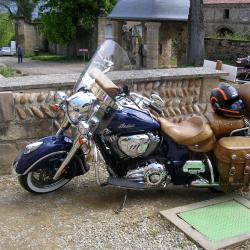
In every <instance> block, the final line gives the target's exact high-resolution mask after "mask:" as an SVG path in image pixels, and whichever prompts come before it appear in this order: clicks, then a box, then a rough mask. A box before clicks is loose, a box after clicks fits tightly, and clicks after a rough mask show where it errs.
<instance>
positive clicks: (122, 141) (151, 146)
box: [118, 133, 160, 158]
mask: <svg viewBox="0 0 250 250" xmlns="http://www.w3.org/2000/svg"><path fill="white" fill-rule="evenodd" d="M159 142H160V138H159V136H154V135H153V134H151V133H149V134H139V135H131V136H121V137H119V139H118V147H119V149H120V150H121V151H122V153H124V154H125V155H127V156H130V157H132V158H134V157H138V156H141V155H144V156H147V155H149V154H150V153H152V151H154V150H155V148H156V147H157V145H158V143H159Z"/></svg>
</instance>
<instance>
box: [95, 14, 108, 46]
mask: <svg viewBox="0 0 250 250" xmlns="http://www.w3.org/2000/svg"><path fill="white" fill-rule="evenodd" d="M106 24H107V17H105V16H100V17H98V39H97V40H98V44H97V46H100V45H101V44H102V43H103V42H104V40H105V28H106Z"/></svg>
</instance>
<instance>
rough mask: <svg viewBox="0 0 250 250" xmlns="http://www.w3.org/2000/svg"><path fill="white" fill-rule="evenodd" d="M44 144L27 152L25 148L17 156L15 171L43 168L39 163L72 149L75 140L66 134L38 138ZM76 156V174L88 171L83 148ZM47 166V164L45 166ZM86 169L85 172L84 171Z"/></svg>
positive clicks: (25, 172)
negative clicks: (77, 163)
mask: <svg viewBox="0 0 250 250" xmlns="http://www.w3.org/2000/svg"><path fill="white" fill-rule="evenodd" d="M38 142H42V144H41V145H40V146H39V147H38V148H37V149H36V150H34V151H33V152H31V153H28V154H25V149H24V150H23V151H22V152H21V153H20V154H19V155H18V156H17V157H16V159H15V161H14V163H13V167H14V171H15V172H16V174H18V175H26V174H27V173H29V172H30V171H31V170H35V169H36V168H38V167H39V168H41V167H42V166H41V165H39V164H37V163H38V162H40V161H41V160H42V159H43V158H46V157H48V156H50V155H51V156H53V155H56V154H60V153H62V154H63V153H67V152H69V151H70V149H71V147H72V145H73V140H72V139H71V138H70V137H67V136H65V135H60V136H48V137H45V138H42V139H40V140H38ZM76 158H77V160H78V162H79V165H77V166H76V168H77V169H75V171H74V172H75V173H74V175H75V176H76V175H82V174H84V173H85V172H87V171H88V166H87V165H86V163H85V156H84V154H83V152H82V150H81V149H79V150H78V152H77V154H76ZM44 167H47V166H44ZM84 171H85V172H84Z"/></svg>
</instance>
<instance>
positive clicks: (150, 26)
mask: <svg viewBox="0 0 250 250" xmlns="http://www.w3.org/2000/svg"><path fill="white" fill-rule="evenodd" d="M145 26H146V28H147V42H146V44H147V66H146V67H147V68H157V67H158V65H159V28H160V26H161V23H153V22H150V23H145Z"/></svg>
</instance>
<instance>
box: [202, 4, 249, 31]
mask: <svg viewBox="0 0 250 250" xmlns="http://www.w3.org/2000/svg"><path fill="white" fill-rule="evenodd" d="M225 9H227V10H229V18H227V19H226V18H224V10H225ZM204 23H205V31H206V35H213V34H215V33H216V32H218V31H219V30H220V29H221V28H227V29H229V30H231V31H232V32H242V33H244V32H248V31H250V4H249V3H247V4H243V3H242V4H205V5H204Z"/></svg>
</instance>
